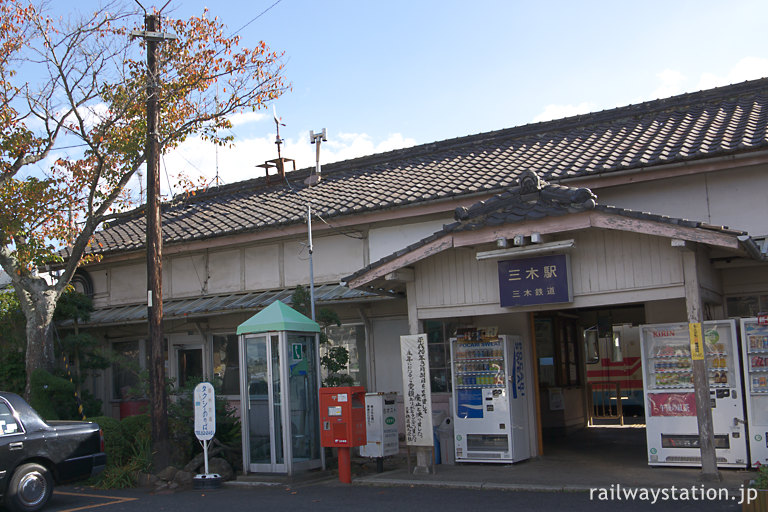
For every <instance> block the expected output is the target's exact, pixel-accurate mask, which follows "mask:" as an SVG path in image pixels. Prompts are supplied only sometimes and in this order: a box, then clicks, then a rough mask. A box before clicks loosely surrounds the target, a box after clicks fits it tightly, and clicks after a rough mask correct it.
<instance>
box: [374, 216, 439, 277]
mask: <svg viewBox="0 0 768 512" xmlns="http://www.w3.org/2000/svg"><path fill="white" fill-rule="evenodd" d="M452 222H454V220H453V217H450V216H447V217H445V218H441V219H437V220H431V221H427V222H417V223H413V224H401V225H397V226H386V227H379V228H372V229H371V230H370V231H369V232H368V252H369V259H370V262H371V263H374V262H376V261H378V260H380V259H381V258H383V257H385V256H389V255H390V254H392V253H393V252H395V251H399V250H400V249H403V248H405V247H408V246H409V245H411V244H412V243H414V242H418V241H419V240H421V239H422V238H426V237H428V236H429V235H431V234H433V233H434V232H435V231H440V230H441V229H443V225H444V224H451V223H452ZM363 266H365V265H361V267H363Z"/></svg>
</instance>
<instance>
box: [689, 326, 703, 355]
mask: <svg viewBox="0 0 768 512" xmlns="http://www.w3.org/2000/svg"><path fill="white" fill-rule="evenodd" d="M688 330H689V333H690V338H691V359H693V360H694V361H703V360H704V336H703V335H702V334H701V323H690V324H688Z"/></svg>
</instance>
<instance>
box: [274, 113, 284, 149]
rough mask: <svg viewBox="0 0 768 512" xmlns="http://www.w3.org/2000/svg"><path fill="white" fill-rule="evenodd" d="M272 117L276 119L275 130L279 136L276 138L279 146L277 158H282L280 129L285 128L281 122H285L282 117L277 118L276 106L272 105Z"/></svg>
mask: <svg viewBox="0 0 768 512" xmlns="http://www.w3.org/2000/svg"><path fill="white" fill-rule="evenodd" d="M272 115H273V116H274V118H275V130H277V135H276V136H275V144H277V158H278V159H279V158H282V155H281V154H280V145H281V144H282V143H283V139H281V138H280V127H281V126H285V123H281V122H280V121H282V120H283V118H282V117H277V109H276V108H275V106H274V105H272Z"/></svg>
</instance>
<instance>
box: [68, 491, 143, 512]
mask: <svg viewBox="0 0 768 512" xmlns="http://www.w3.org/2000/svg"><path fill="white" fill-rule="evenodd" d="M53 493H54V494H61V495H63V496H82V497H86V498H104V499H107V500H112V501H109V502H107V503H95V504H93V505H85V506H83V507H77V508H68V509H66V510H61V511H60V512H75V511H76V510H86V509H89V508H97V507H106V506H107V505H117V504H118V503H126V502H128V501H136V500H137V499H139V498H120V497H118V496H103V495H100V494H86V493H82V492H66V491H53Z"/></svg>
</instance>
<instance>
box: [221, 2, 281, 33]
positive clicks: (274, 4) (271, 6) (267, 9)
mask: <svg viewBox="0 0 768 512" xmlns="http://www.w3.org/2000/svg"><path fill="white" fill-rule="evenodd" d="M282 1H283V0H277V1H276V2H275V3H273V4H272V5H270V6H269V7H267V8H266V9H264V10H263V11H261V12H260V13H259V14H258V15H256V17H255V18H253V19H252V20H251V21H249V22H248V23H246V24H245V25H243V26H242V27H240V28H239V29H237V30H236V31H234V32H232V35H233V36H234V35H236V34H237V33H238V32H240V31H241V30H243V29H244V28H245V27H247V26H248V25H250V24H251V23H253V22H254V21H256V20H257V19H259V18H261V17H262V16H263V15H264V14H266V13H267V12H268V11H269V10H270V9H272V8H273V7H274V6H276V5H277V4H279V3H280V2H282Z"/></svg>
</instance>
